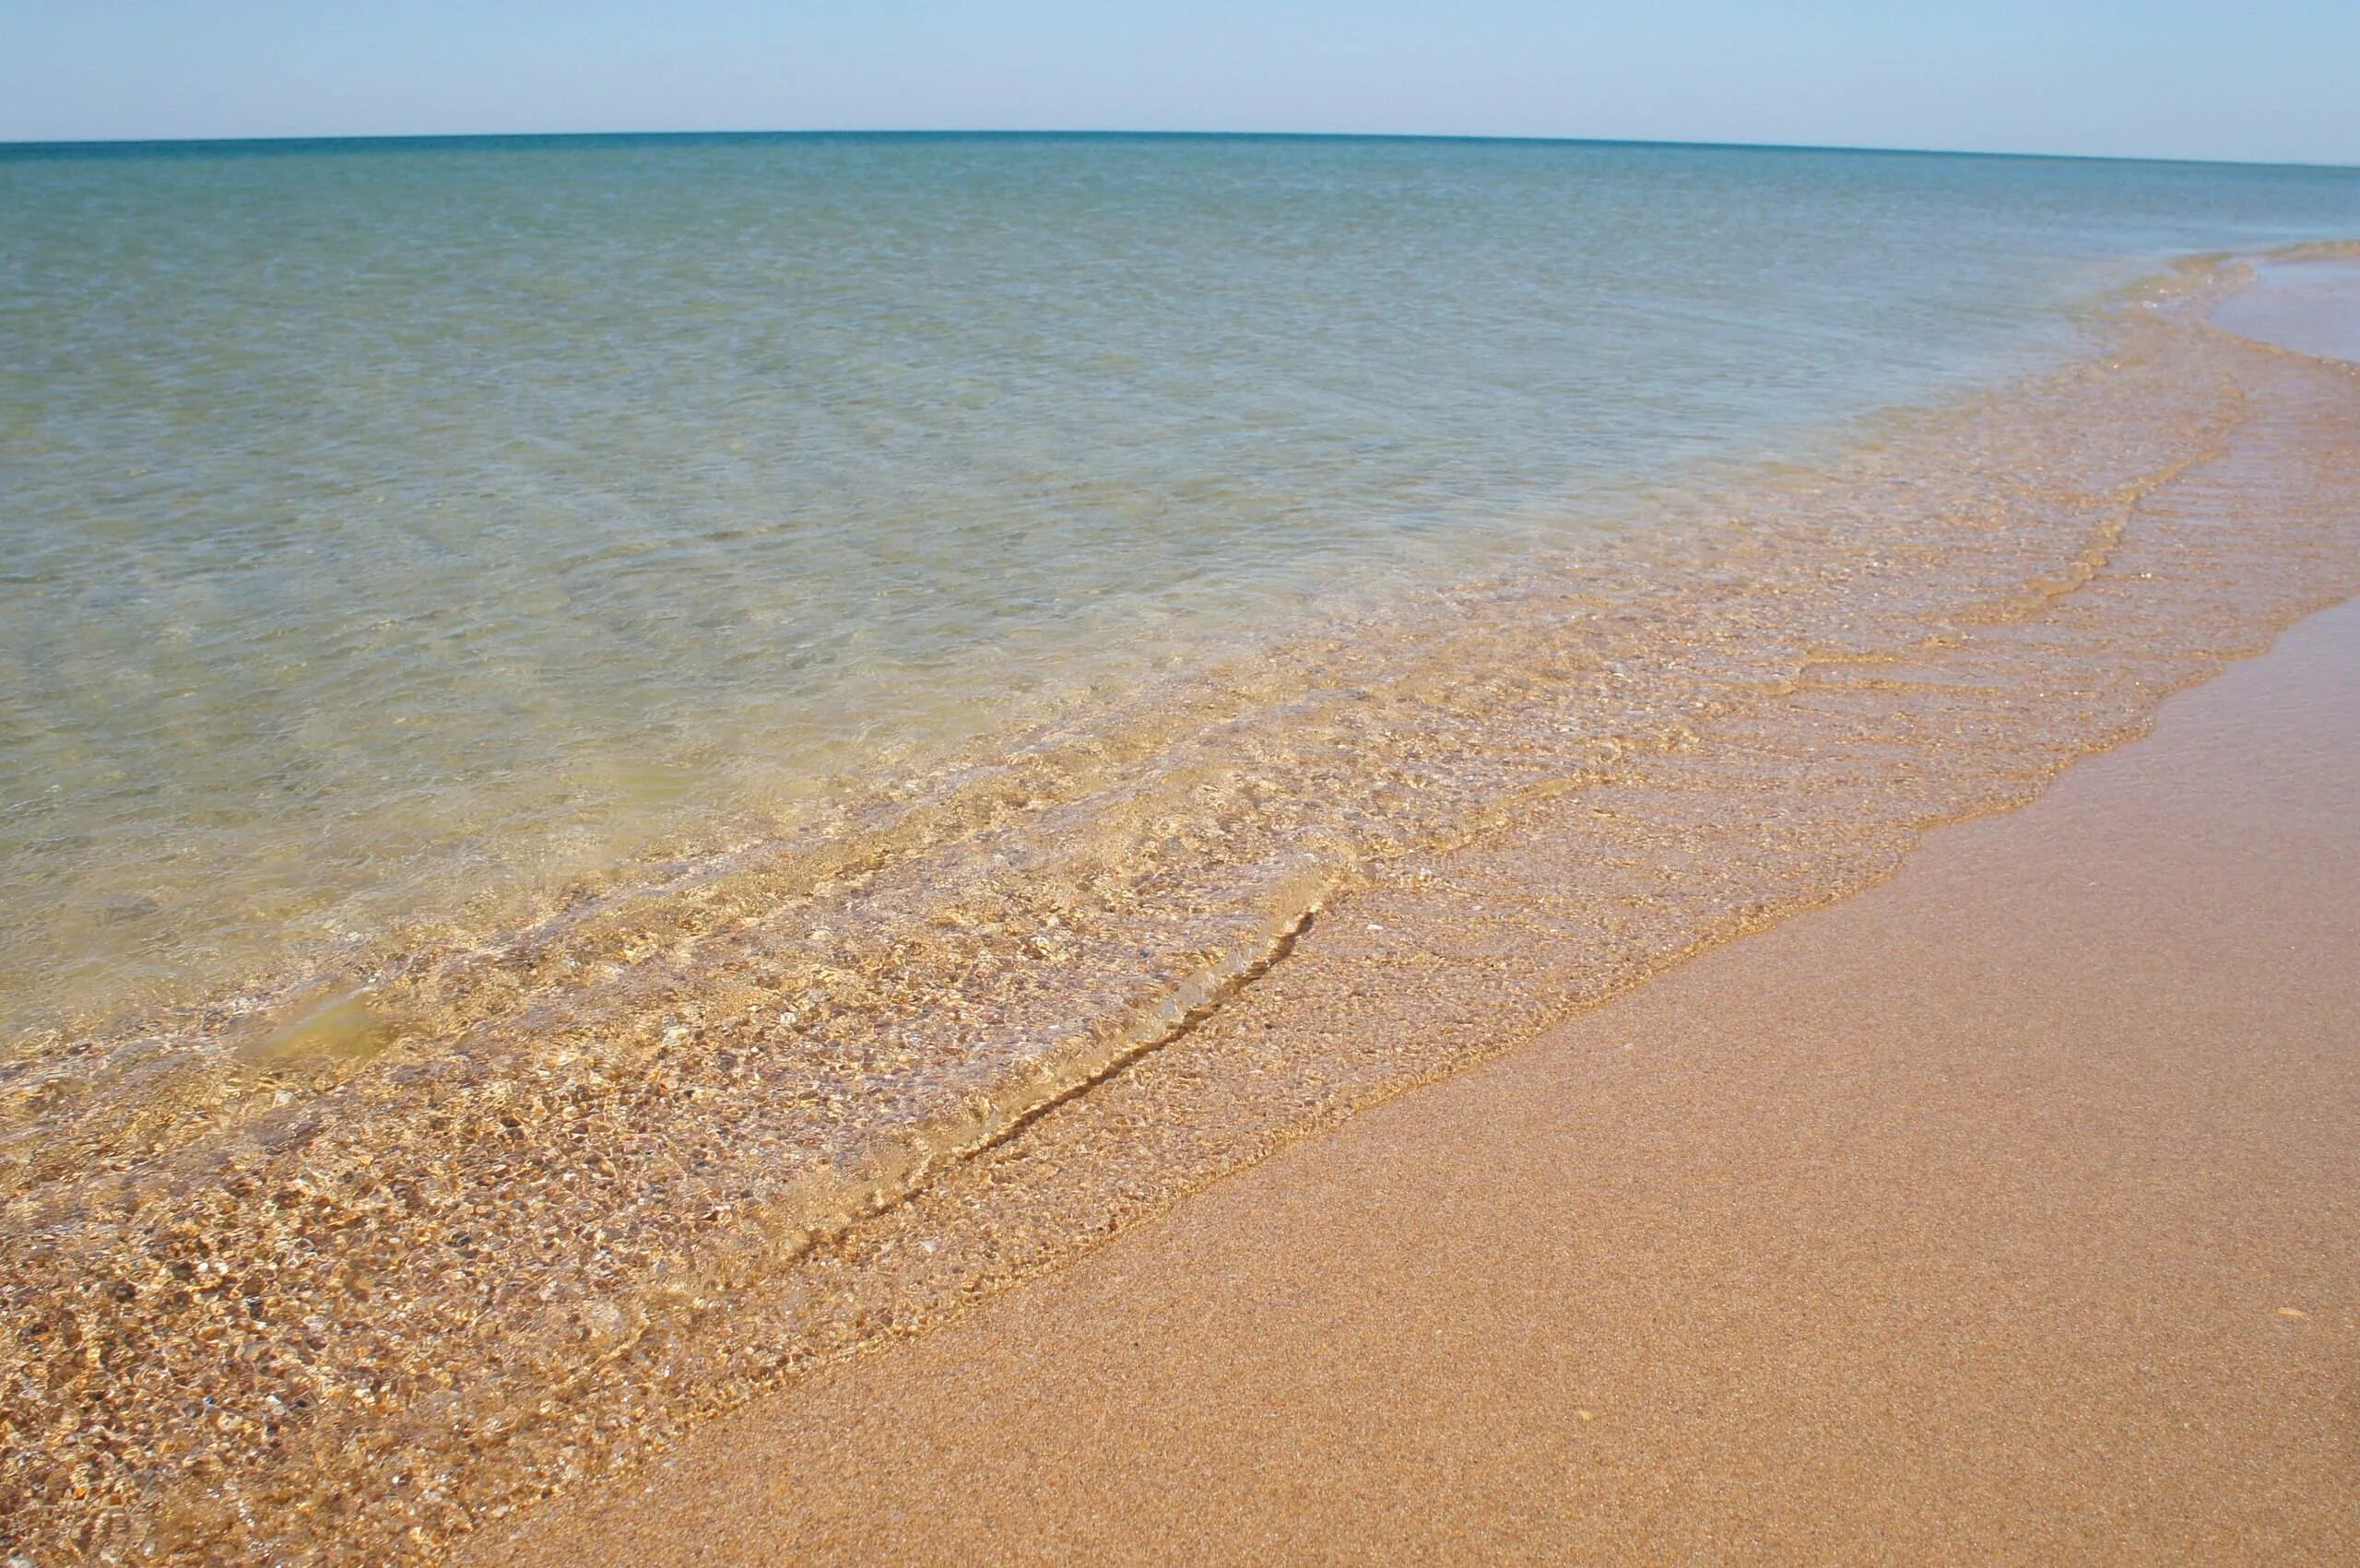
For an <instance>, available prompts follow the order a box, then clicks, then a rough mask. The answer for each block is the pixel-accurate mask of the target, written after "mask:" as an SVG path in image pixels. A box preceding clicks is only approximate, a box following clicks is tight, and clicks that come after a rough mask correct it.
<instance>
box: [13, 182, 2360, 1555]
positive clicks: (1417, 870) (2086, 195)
mask: <svg viewBox="0 0 2360 1568" xmlns="http://www.w3.org/2000/svg"><path fill="white" fill-rule="evenodd" d="M2355 267H2360V170H2353V169H2334V168H2309V167H2299V168H2298V167H2245V166H2230V165H2200V164H2181V163H2139V162H2106V161H2095V160H2072V159H2024V158H1994V157H1965V156H1948V155H1934V154H1919V153H1899V152H1856V151H1827V150H1807V149H1781V148H1754V147H1697V146H1660V145H1628V144H1611V143H1584V142H1538V141H1475V140H1422V139H1388V138H1357V137H1353V138H1341V137H1302V136H938V135H878V136H850V135H844V136H838V135H827V136H801V135H796V136H579V137H551V138H452V139H435V140H417V141H349V142H345V141H308V142H256V143H224V144H173V145H168V146H167V145H120V146H118V145H108V146H90V147H59V146H41V147H0V1326H5V1328H6V1332H5V1333H0V1519H5V1520H7V1521H8V1533H9V1535H10V1538H11V1545H12V1546H21V1547H22V1549H23V1550H26V1551H28V1552H30V1553H33V1554H34V1555H38V1556H40V1557H41V1560H42V1561H48V1560H49V1559H50V1558H52V1557H54V1558H56V1559H57V1560H58V1561H86V1560H87V1561H118V1560H120V1561H134V1560H136V1561H179V1560H186V1561H225V1560H232V1559H234V1560H239V1561H269V1562H354V1563H363V1562H385V1561H393V1560H396V1559H399V1558H403V1557H406V1556H409V1555H415V1554H419V1553H422V1552H431V1551H432V1550H439V1545H438V1543H441V1544H447V1543H448V1542H450V1541H453V1540H455V1539H459V1538H460V1537H461V1536H464V1535H466V1534H469V1533H473V1532H476V1531H478V1530H481V1529H484V1528H488V1527H493V1526H495V1525H496V1524H497V1523H498V1522H499V1521H501V1520H502V1519H504V1518H507V1517H508V1516H509V1515H511V1514H513V1512H514V1511H515V1510H516V1509H518V1508H520V1507H522V1506H524V1505H525V1504H527V1503H530V1502H531V1501H533V1500H534V1499H537V1498H539V1497H543V1496H547V1495H549V1493H550V1492H552V1491H560V1490H563V1489H567V1488H576V1487H582V1486H588V1485H596V1484H599V1483H600V1481H601V1479H602V1478H611V1477H616V1476H620V1475H622V1474H624V1473H626V1472H627V1471H628V1470H629V1469H630V1468H631V1467H632V1466H634V1465H638V1464H643V1463H645V1462H647V1461H649V1460H650V1459H652V1458H653V1457H655V1456H656V1455H659V1454H660V1453H662V1452H663V1451H664V1450H665V1448H666V1446H667V1444H670V1443H672V1442H674V1441H676V1440H678V1438H679V1437H680V1436H681V1434H683V1433H685V1432H689V1431H690V1430H691V1429H692V1428H693V1427H694V1426H695V1425H696V1424H697V1423H698V1422H700V1421H703V1420H705V1419H706V1418H708V1417H710V1416H712V1415H714V1414H715V1413H716V1412H719V1411H723V1410H726V1409H734V1408H737V1407H738V1406H740V1405H743V1404H744V1403H745V1402H746V1401H747V1400H749V1399H750V1398H753V1397H757V1396H758V1395H760V1394H761V1393H762V1392H763V1391H764V1390H767V1389H773V1388H777V1387H779V1386H782V1385H785V1384H787V1383H790V1382H792V1381H793V1380H795V1379H796V1378H798V1377H800V1376H802V1375H804V1374H805V1373H808V1372H809V1371H810V1370H812V1369H813V1368H816V1367H820V1366H822V1365H826V1364H829V1363H830V1362H833V1361H836V1360H839V1359H842V1358H843V1357H845V1356H849V1355H852V1354H855V1353H858V1352H859V1351H861V1350H864V1349H866V1348H867V1347H870V1346H873V1345H875V1344H878V1343H879V1342H880V1341H881V1340H883V1339H886V1338H893V1337H898V1336H903V1335H906V1334H909V1333H913V1332H916V1331H918V1330H920V1329H923V1328H924V1327H926V1326H928V1325H930V1324H933V1323H936V1322H939V1321H941V1320H943V1319H945V1318H947V1317H950V1316H952V1315H957V1314H958V1313H960V1312H962V1311H965V1310H966V1309H967V1308H968V1307H969V1306H970V1305H971V1304H972V1303H973V1302H974V1301H975V1300H977V1299H978V1298H979V1297H981V1296H982V1295H984V1294H986V1293H988V1292H989V1291H992V1290H995V1289H997V1288H998V1287H999V1286H1001V1285H1003V1284H1005V1283H1007V1282H1009V1281H1010V1280H1014V1279H1022V1278H1025V1277H1028V1276H1031V1275H1037V1274H1040V1273H1043V1272H1044V1271H1047V1270H1050V1269H1054V1268H1056V1267H1060V1266H1062V1265H1063V1264H1064V1263H1065V1262H1067V1261H1069V1260H1070V1259H1071V1258H1073V1257H1075V1256H1080V1253H1081V1252H1082V1251H1084V1250H1086V1249H1087V1248H1088V1247H1090V1246H1091V1245H1094V1244H1097V1243H1098V1242H1099V1241H1100V1240H1103V1238H1104V1237H1105V1236H1106V1235H1108V1234H1110V1233H1112V1232H1115V1231H1117V1230H1119V1229H1121V1228H1122V1227H1123V1226H1124V1225H1126V1224H1128V1223H1130V1222H1132V1221H1133V1220H1137V1219H1139V1218H1140V1217H1142V1216H1146V1215H1151V1214H1154V1213H1157V1212H1161V1211H1162V1210H1163V1209H1164V1208H1168V1207H1169V1206H1170V1205H1171V1204H1172V1203H1174V1202H1176V1201H1179V1200H1180V1199H1181V1198H1183V1197H1186V1196H1187V1195H1188V1194H1189V1193H1191V1192H1194V1191H1196V1190H1198V1188H1201V1187H1202V1186H1204V1185H1207V1184H1209V1183H1210V1182H1213V1181H1215V1180H1218V1179H1219V1178H1220V1177H1221V1175H1223V1174H1224V1173H1228V1172H1231V1171H1233V1170H1236V1169H1238V1168H1239V1167H1240V1166H1242V1165H1244V1164H1247V1163H1250V1162H1252V1161H1255V1160H1258V1159H1260V1158H1262V1157H1263V1156H1264V1155H1266V1154H1268V1153H1269V1152H1270V1151H1271V1150H1273V1149H1278V1148H1280V1147H1282V1146H1283V1145H1284V1144H1286V1143H1287V1142H1289V1141H1291V1140H1292V1139H1295V1138H1302V1137H1304V1136H1307V1135H1309V1134H1311V1133H1315V1132H1316V1131H1318V1130H1319V1129H1320V1128H1322V1127H1326V1126H1334V1125H1335V1124H1336V1123H1338V1122H1339V1121H1340V1120H1342V1119H1344V1118H1345V1117H1348V1116H1350V1115H1351V1114H1356V1113H1357V1112H1358V1111H1359V1110H1361V1109H1363V1108H1365V1107H1366V1106H1369V1105H1372V1104H1374V1103H1376V1102H1379V1101H1381V1100H1384V1099H1386V1098H1387V1097H1389V1096H1391V1095H1394V1094H1398V1093H1401V1092H1404V1091H1408V1090H1410V1089H1413V1088H1415V1087H1416V1086H1418V1085H1419V1084H1422V1083H1424V1082H1428V1081H1431V1080H1433V1079H1436V1078H1439V1077H1442V1076H1444V1075H1445V1074H1447V1073H1450V1072H1453V1071H1456V1070H1458V1069H1459V1068H1461V1067H1467V1066H1469V1065H1470V1064H1471V1063H1474V1062H1477V1061H1481V1060H1488V1059H1493V1058H1498V1057H1502V1056H1504V1055H1505V1054H1507V1053H1510V1052H1512V1051H1513V1049H1514V1048H1515V1046H1516V1044H1517V1043H1518V1042H1520V1041H1523V1040H1528V1039H1529V1038H1531V1037H1533V1035H1534V1034H1535V1033H1537V1032H1539V1031H1540V1030H1542V1029H1545V1028H1546V1027H1548V1026H1549V1025H1550V1024H1551V1023H1552V1021H1554V1020H1562V1019H1563V1018H1565V1017H1567V1016H1570V1015H1571V1014H1573V1013H1575V1012H1577V1011H1579V1010H1581V1009H1582V1008H1587V1007H1590V1006H1594V1005H1596V1004H1597V1003H1599V1001H1601V1000H1603V999H1605V998H1606V997H1609V996H1612V995H1614V994H1616V993H1617V992H1618V991H1620V990H1622V989H1624V988H1627V987H1628V986H1631V985H1634V984H1641V983H1643V982H1644V981H1646V979H1647V978H1648V977H1649V976H1651V975H1653V974H1655V973H1659V972H1660V971H1662V970H1663V969H1665V968H1666V967H1668V966H1670V965H1672V964H1675V963H1678V962H1679V961H1681V960H1682V959H1683V958H1684V957H1686V956H1687V955H1689V954H1692V953H1693V952H1696V951H1699V950H1701V949H1704V948H1706V947H1709V946H1711V945H1713V944H1715V943H1718V942H1723V941H1728V940H1731V939H1735V938H1738V937H1743V936H1744V935H1746V934H1747V933H1748V932H1751V931H1755V930H1759V929H1761V928H1763V927H1764V926H1765V925H1769V924H1771V923H1773V922H1775V921H1776V920H1778V919H1780V918H1783V917H1784V916H1785V915H1787V914H1791V913H1794V912H1796V911H1799V910H1802V909H1807V908H1810V907H1811V906H1813V905H1815V904H1819V903H1823V902H1827V901H1829V900H1830V899H1834V898H1837V897H1841V896H1843V895H1844V894H1846V893H1847V892H1849V891H1851V890H1855V889H1858V888H1860V887H1863V886H1866V885H1868V884H1869V883H1870V882H1872V881H1874V880H1875V879H1877V878H1880V877H1882V876H1884V875H1886V874H1888V873H1890V872H1891V871H1892V870H1893V869H1894V867H1896V866H1897V865H1899V864H1900V863H1901V861H1902V859H1903V858H1904V857H1905V856H1906V855H1907V854H1908V853H1909V852H1910V851H1911V849H1912V848H1913V847H1914V846H1915V845H1916V844H1917V843H1919V842H1920V841H1921V840H1922V839H1923V838H1924V836H1925V835H1926V834H1928V833H1930V832H1934V831H1939V830H1940V829H1941V828H1942V827H1944V826H1945V825H1947V824H1950V823H1953V822H1957V821H1961V820H1964V819H1969V818H1972V817H1976V816H1978V815H1982V814H1985V813H1988V812H1992V811H1997V810H2003V809H2007V808H2012V807H2014V806H2018V805H2021V804H2023V803H2024V801H2026V800H2028V799H2030V798H2031V797H2032V796H2034V795H2035V794H2036V793H2037V792H2038V791H2039V789H2040V788H2042V787H2043V786H2044V785H2045V784H2046V783H2047V781H2048V780H2049V779H2051V778H2052V777H2054V776H2055V775H2056V774H2057V773H2058V772H2059V771H2060V770H2062V769H2064V768H2066V767H2068V766H2070V765H2071V763H2072V762H2073V761H2074V760H2076V759H2078V758H2080V757H2083V756H2085V755H2087V754H2089V753H2090V752H2092V751H2094V750H2096V749H2102V748H2104V747H2106V746H2110V745H2113V744H2117V743H2118V742H2121V741H2124V740H2127V739H2130V738H2131V737H2135V736H2136V735H2138V734H2139V733H2140V732H2141V730H2142V726H2143V725H2145V724H2146V723H2147V722H2148V719H2149V717H2150V715H2151V714H2152V713H2153V710H2154V708H2155V705H2156V704H2157V703H2158V702H2159V701H2162V699H2163V698H2164V697H2165V695H2167V694H2168V693H2169V692H2170V691H2172V690H2177V689H2178V688H2180V687H2183V686H2186V685H2188V684H2189V683H2190V682H2193V681H2196V680H2200V679H2202V678H2205V677H2206V676H2207V675H2209V674H2211V673H2212V672H2213V671H2214V670H2216V669H2218V668H2219V667H2220V666H2221V665H2222V664H2223V663H2224V661H2225V660H2227V659H2230V658H2233V657H2236V656H2240V655H2242V654H2250V653H2254V652H2257V651H2259V650H2260V648H2262V647H2265V646H2267V645H2268V643H2269V642H2270V639H2271V637H2272V636H2274V635H2275V634H2276V632H2277V631H2279V630H2281V629H2283V627H2285V626H2286V625H2289V624H2291V623H2292V622H2293V621H2294V620H2295V619H2298V618H2299V617H2301V616H2302V615H2304V614H2306V613H2307V612H2309V611H2311V610H2314V609H2317V608H2319V607H2322V606H2324V605H2327V604H2330V603H2333V602H2336V601H2338V600H2339V599H2341V598H2343V597H2345V596H2348V595H2353V594H2354V593H2360V364H2355V363H2354V362H2351V361H2349V360H2336V359H2333V358H2331V357H2323V356H2321V355H2320V354H2319V352H2318V348H2319V343H2320V342H2321V339H2320V337H2319V324H2320V322H2321V320H2322V312H2328V313H2329V314H2330V315H2331V314H2332V313H2333V312H2335V311H2338V310H2345V309H2346V308H2347V307H2348V305H2349V302H2350V301H2352V300H2353V299H2354V298H2356V297H2360V292H2356V291H2355V287H2354V283H2355V278H2360V272H2355V270H2354V269H2355ZM1998 983H2000V981H1998V980H1995V984H1998ZM1503 1067H1504V1070H1513V1065H1512V1062H1510V1063H1504V1064H1503ZM1565 1136H1567V1137H1569V1138H1577V1137H1578V1136H1579V1128H1578V1126H1575V1125H1574V1124H1571V1123H1568V1124H1567V1126H1566V1129H1565ZM1461 1153H1462V1157H1463V1158H1464V1159H1465V1160H1466V1161H1469V1163H1470V1164H1474V1165H1480V1164H1481V1162H1482V1161H1485V1160H1486V1159H1487V1158H1489V1157H1490V1156H1491V1153H1492V1151H1491V1150H1489V1149H1486V1148H1485V1147H1483V1145H1482V1142H1481V1139H1475V1140H1471V1141H1470V1144H1469V1147H1468V1148H1466V1149H1464V1150H1462V1151H1461ZM1601 1179H1614V1173H1601Z"/></svg>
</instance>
